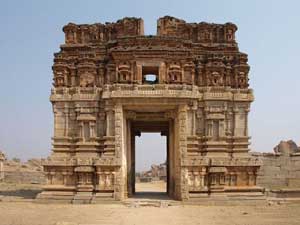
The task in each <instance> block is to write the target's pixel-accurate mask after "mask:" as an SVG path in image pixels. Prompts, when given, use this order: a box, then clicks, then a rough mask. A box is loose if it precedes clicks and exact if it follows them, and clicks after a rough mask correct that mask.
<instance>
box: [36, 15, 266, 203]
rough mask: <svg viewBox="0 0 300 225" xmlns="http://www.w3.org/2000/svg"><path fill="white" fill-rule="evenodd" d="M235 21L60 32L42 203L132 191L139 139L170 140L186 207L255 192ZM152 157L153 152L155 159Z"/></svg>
mask: <svg viewBox="0 0 300 225" xmlns="http://www.w3.org/2000/svg"><path fill="white" fill-rule="evenodd" d="M236 31H237V26H236V25H235V24H232V23H225V24H214V23H205V22H201V23H187V22H185V21H184V20H181V19H177V18H174V17H170V16H165V17H162V18H159V19H158V21H157V34H156V35H144V25H143V20H142V19H140V18H124V19H121V20H118V21H117V22H115V23H105V24H102V23H95V24H81V25H77V24H74V23H69V24H67V25H66V26H64V27H63V32H64V33H65V43H64V44H62V45H61V46H60V51H59V52H58V53H55V54H54V65H53V75H54V76H53V88H52V90H51V96H50V101H51V103H52V105H53V113H54V136H53V138H52V141H53V149H52V153H51V156H50V157H49V158H48V160H47V161H45V162H44V171H45V173H46V176H47V185H45V186H44V189H43V192H42V193H41V194H40V195H39V196H38V198H39V199H43V200H49V201H50V200H57V201H66V202H73V203H74V202H79V203H80V202H82V203H93V202H101V201H104V200H107V199H110V200H119V201H122V200H125V199H127V198H130V197H131V196H134V194H135V172H136V171H135V137H136V136H139V135H140V134H141V132H159V133H161V135H163V136H166V138H167V146H166V152H167V161H166V169H167V178H166V179H167V194H168V196H169V197H170V198H171V199H174V200H181V201H188V200H191V199H200V200H199V201H201V198H206V197H207V198H210V197H212V196H214V195H219V196H224V197H230V196H238V195H248V194H249V196H250V195H251V193H259V192H260V191H261V188H260V187H258V186H257V185H256V177H257V171H258V169H259V167H260V161H258V160H257V159H255V158H252V157H251V155H250V153H249V144H250V142H249V140H250V137H249V134H248V113H249V111H250V104H251V102H252V101H253V100H254V97H253V92H252V89H250V88H249V78H248V74H249V65H248V63H247V61H248V59H247V54H245V53H242V52H240V51H239V48H238V44H237V42H236V38H235V33H236ZM149 154H151V153H149Z"/></svg>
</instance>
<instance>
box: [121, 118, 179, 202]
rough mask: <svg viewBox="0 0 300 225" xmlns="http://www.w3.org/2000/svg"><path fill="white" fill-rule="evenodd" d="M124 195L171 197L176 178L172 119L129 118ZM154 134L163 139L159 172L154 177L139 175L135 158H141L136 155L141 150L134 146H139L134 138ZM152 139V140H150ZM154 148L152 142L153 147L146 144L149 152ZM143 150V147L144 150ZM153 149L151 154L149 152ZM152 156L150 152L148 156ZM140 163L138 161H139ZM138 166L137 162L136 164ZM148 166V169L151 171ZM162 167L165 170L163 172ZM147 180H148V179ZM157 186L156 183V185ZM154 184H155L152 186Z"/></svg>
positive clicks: (141, 151)
mask: <svg viewBox="0 0 300 225" xmlns="http://www.w3.org/2000/svg"><path fill="white" fill-rule="evenodd" d="M127 123H128V124H127V128H128V130H127V134H128V135H127V157H126V158H127V196H128V197H140V198H149V197H150V198H165V197H171V198H173V193H174V188H175V185H174V183H175V179H174V174H173V173H174V169H173V168H175V165H174V162H175V160H174V153H173V152H174V141H173V140H174V137H173V134H174V132H172V131H173V129H174V124H173V121H172V120H162V121H151V120H147V121H145V120H140V121H139V120H128V121H127ZM149 133H152V134H156V135H157V138H156V139H158V138H159V136H158V135H160V136H162V137H160V138H162V139H163V140H164V141H163V142H164V148H163V149H160V150H162V151H164V154H162V155H164V159H163V158H162V157H161V159H163V161H162V162H161V163H160V164H162V165H161V167H165V168H162V171H160V173H159V174H157V176H154V177H153V176H148V177H147V176H143V177H141V176H139V175H141V174H140V173H138V172H140V171H139V170H140V168H137V161H136V160H138V159H139V158H140V157H137V156H138V154H139V153H141V154H142V153H143V152H144V151H143V150H141V149H140V151H139V149H138V148H137V147H142V146H137V143H136V141H137V140H138V139H139V138H142V137H141V136H142V135H143V134H149ZM153 141H155V139H154V140H153ZM152 148H155V144H153V145H152V146H147V148H146V149H147V150H149V151H150V152H148V155H151V154H153V151H154V150H153V151H151V149H152ZM144 150H145V149H144ZM151 152H152V153H151ZM151 156H153V155H151ZM138 163H140V162H138ZM139 165H140V164H139ZM150 169H151V168H149V170H150ZM163 170H165V172H163ZM147 179H148V180H147ZM157 185H158V186H157ZM155 186H156V187H155Z"/></svg>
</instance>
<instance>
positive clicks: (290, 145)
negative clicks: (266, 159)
mask: <svg viewBox="0 0 300 225" xmlns="http://www.w3.org/2000/svg"><path fill="white" fill-rule="evenodd" d="M274 152H275V153H281V154H284V155H289V154H292V153H296V152H300V148H299V147H298V146H297V144H296V143H295V142H294V141H293V140H289V141H280V143H279V144H278V145H277V146H275V148H274Z"/></svg>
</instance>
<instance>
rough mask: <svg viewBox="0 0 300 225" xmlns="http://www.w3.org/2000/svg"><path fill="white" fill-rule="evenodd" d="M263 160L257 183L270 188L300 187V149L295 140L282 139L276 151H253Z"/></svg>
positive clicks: (254, 154)
mask: <svg viewBox="0 0 300 225" xmlns="http://www.w3.org/2000/svg"><path fill="white" fill-rule="evenodd" d="M252 155H253V156H255V157H258V158H260V160H262V162H263V163H262V166H261V168H260V170H259V171H258V176H257V185H258V186H262V187H265V188H269V189H278V188H292V189H294V188H300V149H299V147H298V146H297V145H296V144H295V142H293V141H287V142H285V141H281V142H280V143H279V145H277V146H276V147H275V148H274V153H252Z"/></svg>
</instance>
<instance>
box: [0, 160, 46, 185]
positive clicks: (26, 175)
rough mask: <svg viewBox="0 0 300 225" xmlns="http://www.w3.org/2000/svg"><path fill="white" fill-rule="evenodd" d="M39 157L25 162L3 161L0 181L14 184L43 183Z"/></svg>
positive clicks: (43, 177)
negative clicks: (2, 175) (0, 179)
mask: <svg viewBox="0 0 300 225" xmlns="http://www.w3.org/2000/svg"><path fill="white" fill-rule="evenodd" d="M41 162H42V160H41V159H30V160H28V161H27V162H20V161H18V160H6V161H4V166H3V174H4V178H3V179H2V182H5V183H14V184H45V183H46V177H45V174H44V172H43V168H42V164H41Z"/></svg>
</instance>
